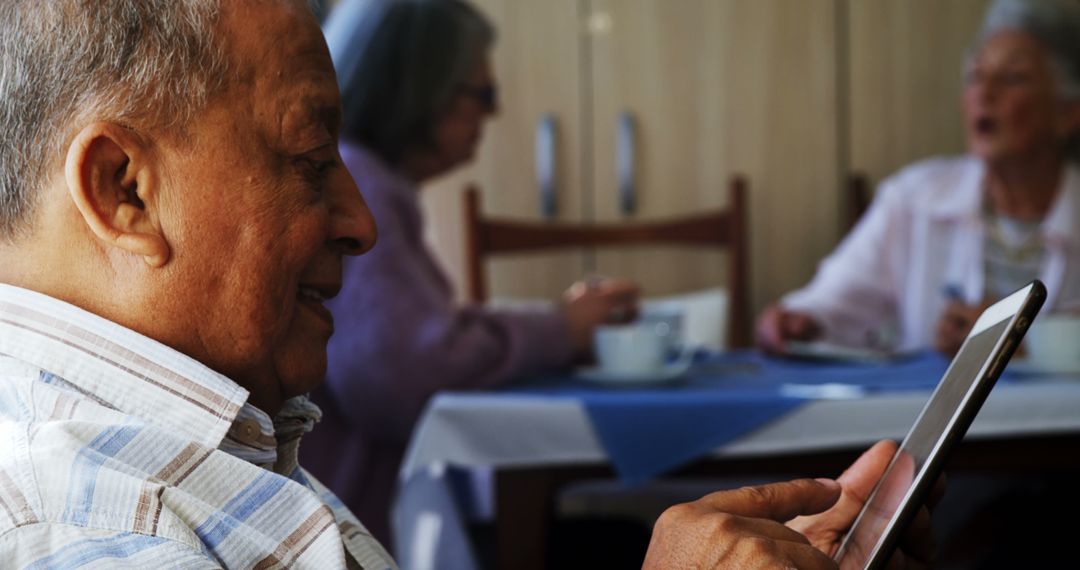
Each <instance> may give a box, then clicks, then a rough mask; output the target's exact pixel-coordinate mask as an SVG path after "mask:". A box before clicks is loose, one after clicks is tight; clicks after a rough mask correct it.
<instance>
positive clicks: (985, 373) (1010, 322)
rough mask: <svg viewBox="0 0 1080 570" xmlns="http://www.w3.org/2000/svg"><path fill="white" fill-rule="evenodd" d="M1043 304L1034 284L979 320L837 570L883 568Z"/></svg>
mask: <svg viewBox="0 0 1080 570" xmlns="http://www.w3.org/2000/svg"><path fill="white" fill-rule="evenodd" d="M1045 299H1046V289H1045V287H1043V285H1042V283H1040V282H1039V281H1034V282H1032V283H1031V284H1030V285H1028V286H1026V287H1024V288H1023V289H1020V290H1019V291H1017V292H1015V293H1013V294H1012V295H1009V296H1008V297H1006V298H1004V299H1002V300H1001V301H999V302H998V303H995V304H994V305H992V306H990V307H989V308H987V309H986V311H984V312H983V314H982V315H980V316H979V318H978V320H977V321H976V322H975V326H974V327H972V329H971V333H970V334H968V337H967V339H965V340H964V344H963V345H962V346H961V347H960V350H959V352H957V353H956V357H955V358H953V361H952V363H951V364H949V368H948V370H946V371H945V376H944V377H942V379H941V382H939V383H938V386H937V389H935V390H934V393H933V394H932V395H931V396H930V399H929V401H927V403H926V406H925V407H924V408H923V410H922V412H921V413H920V414H919V417H918V418H917V419H916V420H915V423H914V425H912V427H911V430H910V431H909V432H908V434H907V437H905V438H904V441H903V442H902V443H901V444H900V447H899V448H898V449H897V451H896V455H894V456H893V458H892V461H891V462H890V463H889V466H888V467H887V468H886V469H885V473H884V474H883V475H882V476H881V479H880V480H879V481H878V483H877V486H876V487H875V488H874V491H873V492H872V493H871V494H870V498H869V499H868V500H867V501H866V504H865V505H863V509H862V512H860V513H859V516H858V517H857V518H856V519H855V523H854V524H853V525H852V527H851V529H850V530H849V531H848V534H847V535H846V536H845V537H844V540H843V542H842V543H841V544H840V549H839V550H838V551H837V553H836V557H835V559H836V561H837V563H838V564H839V565H840V568H841V570H849V569H851V570H854V569H864V568H865V569H871V568H873V569H876V568H884V567H885V565H886V563H887V562H888V561H889V557H890V556H892V553H893V551H894V550H895V549H896V547H897V544H898V542H899V540H900V537H901V535H903V533H904V531H905V530H906V529H907V527H908V525H909V524H910V523H911V520H912V518H913V517H914V516H915V513H916V512H917V511H918V509H919V507H920V506H922V505H923V504H924V503H925V501H926V499H927V495H928V493H929V492H930V490H931V488H932V487H933V485H934V482H935V481H936V480H937V479H938V477H939V476H940V474H941V470H942V468H943V467H944V465H945V462H946V460H947V459H948V456H949V453H950V451H951V450H952V448H953V447H954V446H955V445H956V443H958V442H959V441H960V440H961V439H963V437H964V433H965V432H966V431H967V429H968V426H970V425H971V421H972V420H973V419H974V418H975V414H976V413H977V412H978V411H979V408H980V407H981V406H982V403H983V401H985V400H986V396H987V395H988V394H989V393H990V389H991V388H992V387H993V385H994V382H995V381H996V380H997V378H998V376H1000V375H1001V371H1002V370H1003V369H1004V368H1005V364H1006V363H1007V362H1008V361H1009V357H1011V356H1012V354H1013V351H1014V350H1015V349H1016V347H1017V346H1018V345H1019V344H1020V340H1021V339H1022V338H1023V336H1024V331H1026V330H1027V328H1028V325H1030V324H1031V320H1032V319H1033V318H1034V317H1035V314H1036V313H1038V311H1039V308H1040V307H1041V306H1042V303H1043V301H1044V300H1045Z"/></svg>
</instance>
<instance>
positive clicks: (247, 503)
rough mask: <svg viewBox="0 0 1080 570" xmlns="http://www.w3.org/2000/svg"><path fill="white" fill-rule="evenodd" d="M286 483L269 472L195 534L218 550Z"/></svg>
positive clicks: (251, 484) (238, 494)
mask: <svg viewBox="0 0 1080 570" xmlns="http://www.w3.org/2000/svg"><path fill="white" fill-rule="evenodd" d="M286 481H288V479H286V478H284V477H282V476H280V475H277V474H274V473H271V472H269V471H266V472H264V473H262V474H261V475H259V477H258V478H256V479H255V480H254V481H252V482H251V483H250V484H249V485H248V486H247V487H244V489H243V490H242V491H240V492H239V493H237V494H236V496H235V497H233V498H232V499H230V500H229V502H228V503H226V504H225V506H224V507H222V509H221V510H220V511H219V512H217V513H214V514H213V515H212V516H211V517H210V518H209V519H207V520H206V522H204V523H203V524H201V525H199V527H198V528H196V529H195V534H196V535H198V536H199V538H200V539H202V541H203V543H204V544H206V546H207V547H209V548H211V549H214V548H217V546H218V545H219V544H221V542H222V541H223V540H225V539H226V538H227V537H228V536H229V533H231V532H232V531H233V530H234V529H235V528H236V527H237V526H238V523H240V522H241V521H244V520H246V519H247V518H248V517H250V516H251V514H252V513H254V512H255V511H256V510H258V509H259V507H261V506H263V505H264V504H266V502H267V501H268V500H270V499H271V498H273V497H274V495H276V494H277V492H278V490H280V489H281V488H282V487H283V486H284V485H285V482H286Z"/></svg>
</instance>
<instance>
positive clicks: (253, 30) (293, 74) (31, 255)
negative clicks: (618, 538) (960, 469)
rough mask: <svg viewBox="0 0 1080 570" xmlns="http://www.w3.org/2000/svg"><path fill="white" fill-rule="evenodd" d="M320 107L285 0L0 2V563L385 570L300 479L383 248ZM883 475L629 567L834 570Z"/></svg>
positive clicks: (776, 499)
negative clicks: (354, 273) (317, 389)
mask: <svg viewBox="0 0 1080 570" xmlns="http://www.w3.org/2000/svg"><path fill="white" fill-rule="evenodd" d="M339 108H340V103H339V100H338V92H337V87H336V82H335V78H334V70H333V67H332V66H331V63H330V58H329V56H328V54H327V50H326V46H325V44H324V42H323V39H322V36H321V34H320V32H319V28H318V25H317V23H316V21H315V19H314V17H313V16H312V14H311V12H310V11H309V10H308V8H307V7H305V6H304V5H303V4H302V3H300V2H299V1H298V0H294V1H287V0H229V1H227V2H226V1H223V0H95V1H93V2H90V1H86V0H8V1H6V2H4V3H2V4H0V129H2V130H3V132H4V133H5V143H4V145H3V146H2V147H0V560H4V563H5V565H14V566H16V567H33V568H38V567H65V568H66V567H80V566H93V567H109V568H116V567H140V568H141V567H150V566H158V567H170V568H171V567H184V568H188V567H192V568H194V567H199V568H203V567H220V566H224V567H231V568H251V567H255V568H271V567H274V568H277V567H297V568H345V567H350V568H356V567H362V568H368V569H371V568H379V569H381V568H389V567H393V566H394V563H393V561H392V560H391V559H390V557H389V556H388V555H387V553H386V551H385V550H383V548H382V547H381V546H380V545H379V544H378V543H377V542H376V541H374V540H372V539H371V537H370V535H369V534H368V533H367V532H366V531H365V530H364V527H363V526H362V525H361V524H360V522H359V521H357V520H356V519H355V518H354V517H353V516H352V515H351V514H350V513H349V512H348V511H347V510H346V509H345V508H344V507H343V506H342V505H341V502H340V501H338V500H337V499H336V498H335V497H334V496H333V495H332V494H331V493H329V492H328V491H327V490H326V489H325V488H324V487H322V486H321V485H319V483H318V482H317V481H315V480H314V479H313V478H311V477H310V476H308V475H307V474H306V473H305V472H304V471H303V470H301V469H300V468H299V467H298V466H297V464H296V450H297V446H298V445H299V439H300V436H301V435H302V434H303V433H304V432H306V431H308V430H309V429H310V428H311V425H312V424H313V423H314V421H315V420H317V419H318V417H319V411H318V409H316V408H315V407H314V406H312V405H311V404H310V403H308V402H307V400H306V398H305V397H304V396H303V395H304V394H305V393H307V392H308V391H309V390H311V389H312V388H313V387H314V386H316V385H317V384H318V383H319V382H320V381H321V379H322V376H323V373H324V371H325V368H326V362H325V360H326V341H327V339H328V338H329V336H330V334H331V332H332V331H333V319H332V317H331V315H330V313H329V312H327V310H326V309H325V308H324V306H323V302H324V301H325V300H326V299H327V298H330V297H332V296H334V294H335V293H336V292H337V291H338V289H339V287H340V279H341V261H342V256H343V255H356V254H360V253H362V252H364V251H366V250H367V249H369V248H370V247H371V246H372V245H373V244H374V241H375V226H374V223H373V221H372V219H371V216H370V214H369V212H368V210H367V208H366V206H365V205H364V202H363V200H362V198H361V197H360V194H359V192H358V191H357V188H356V186H355V185H354V183H353V181H352V180H351V178H350V177H349V175H348V174H347V173H346V171H345V169H344V168H342V166H341V161H340V157H339V156H338V154H337V150H336V149H337V130H338V123H339V120H340V117H339V115H340V112H339ZM890 453H891V448H889V447H888V446H887V445H882V446H878V447H876V448H874V449H873V450H871V452H869V453H868V454H867V455H865V456H864V458H863V459H862V460H861V461H860V462H859V463H857V464H856V466H855V467H854V468H853V469H852V470H849V472H848V474H847V475H845V476H844V477H842V478H841V479H840V484H837V483H836V482H833V481H809V480H806V481H798V482H793V483H787V484H781V485H776V486H771V487H764V488H761V489H756V490H744V491H738V492H733V493H720V494H716V495H712V496H709V497H706V498H705V499H702V500H701V501H699V502H697V503H693V504H690V505H685V506H681V507H677V508H675V509H673V510H672V511H670V512H669V513H668V514H667V515H665V517H664V518H663V519H661V522H660V523H659V524H658V526H657V530H656V532H655V536H654V541H653V545H652V548H651V550H650V554H649V559H648V563H649V564H650V565H654V566H656V567H676V566H679V565H684V564H700V566H701V567H704V566H706V565H708V566H710V567H711V566H713V565H717V564H736V563H737V564H739V565H743V564H747V565H749V564H754V565H759V564H765V565H768V564H774V563H775V564H786V565H792V564H798V565H800V566H808V567H809V566H814V567H818V566H820V567H829V566H830V565H831V564H832V563H831V561H830V560H829V559H828V558H827V556H826V554H825V553H823V552H822V551H826V552H827V551H829V550H831V549H833V548H835V542H836V539H837V537H838V536H839V535H840V533H841V531H842V530H843V529H844V528H845V527H846V526H847V525H849V524H850V523H851V520H852V518H853V516H854V513H855V512H856V511H857V510H858V508H859V506H860V505H861V503H862V498H863V497H865V494H866V493H867V492H868V491H869V489H870V487H871V486H872V485H873V482H874V480H876V478H877V477H878V475H879V474H880V473H881V471H882V469H883V468H884V465H885V463H886V462H887V461H888V458H889V456H890ZM830 506H831V507H830ZM824 509H829V510H827V511H825V512H824V513H822V514H819V515H817V516H813V517H809V518H805V517H804V518H800V519H796V520H795V521H793V522H792V525H791V527H785V526H784V525H782V524H780V523H779V522H773V521H770V520H763V519H758V518H755V517H767V518H772V519H776V520H786V519H788V518H791V517H794V516H796V515H800V514H804V515H806V514H813V513H818V512H820V511H822V510H824ZM791 528H797V529H799V530H800V531H801V532H802V533H801V534H800V533H799V532H795V531H794V530H791ZM811 542H812V544H813V546H811Z"/></svg>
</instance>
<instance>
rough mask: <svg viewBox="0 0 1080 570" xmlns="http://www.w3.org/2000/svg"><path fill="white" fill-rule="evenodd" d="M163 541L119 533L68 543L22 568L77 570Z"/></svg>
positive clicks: (118, 557)
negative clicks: (66, 569)
mask: <svg viewBox="0 0 1080 570" xmlns="http://www.w3.org/2000/svg"><path fill="white" fill-rule="evenodd" d="M165 542H167V539H165V538H161V537H158V536H146V535H143V534H130V533H121V534H117V535H113V536H109V537H104V538H89V539H86V540H80V541H77V542H72V543H71V544H68V545H67V546H65V547H63V548H61V549H60V550H57V551H56V552H53V553H52V554H49V555H48V556H46V557H44V558H39V559H38V560H35V561H34V562H32V563H31V564H29V565H27V566H26V570H39V569H40V570H44V569H47V568H78V567H81V566H85V565H87V564H90V563H91V562H97V561H98V560H101V559H104V558H108V559H123V558H128V557H130V556H133V555H135V554H138V553H140V552H142V551H144V550H146V549H148V548H153V547H155V546H159V545H161V544H164V543H165Z"/></svg>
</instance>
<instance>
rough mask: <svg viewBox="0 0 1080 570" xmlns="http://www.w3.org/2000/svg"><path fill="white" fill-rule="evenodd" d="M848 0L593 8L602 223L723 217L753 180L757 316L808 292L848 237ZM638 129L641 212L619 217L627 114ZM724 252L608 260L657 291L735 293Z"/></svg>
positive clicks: (599, 4) (616, 270) (633, 2)
mask: <svg viewBox="0 0 1080 570" xmlns="http://www.w3.org/2000/svg"><path fill="white" fill-rule="evenodd" d="M837 10H838V2H837V1H836V0H669V1H659V0H594V1H593V2H592V12H591V14H590V15H589V16H588V18H589V21H590V22H591V25H590V29H591V37H592V40H593V41H592V42H591V43H590V46H591V48H590V61H591V64H590V67H591V77H592V83H591V86H590V88H591V91H592V95H593V101H594V102H593V130H594V138H595V141H596V143H595V152H594V155H593V165H592V169H593V173H594V180H595V184H594V188H595V192H594V196H595V200H594V203H593V208H594V210H595V214H596V217H597V218H598V219H599V220H603V221H616V220H630V219H634V220H647V219H653V218H661V217H664V216H675V215H686V214H690V213H693V212H694V211H696V210H699V209H701V208H710V207H716V206H723V205H724V204H725V203H726V200H727V185H728V181H729V179H730V177H731V175H732V174H733V173H741V174H744V175H746V176H747V177H748V179H749V182H750V197H749V209H750V233H751V239H750V248H749V251H750V266H751V276H752V278H751V292H752V299H753V303H752V305H753V309H755V310H756V309H757V308H759V307H761V306H762V305H763V304H764V303H765V302H767V301H769V300H771V299H774V298H776V297H777V296H779V295H780V294H782V293H784V292H786V291H788V290H790V289H792V288H793V287H796V286H798V285H801V284H802V283H804V282H806V280H807V279H808V278H809V277H810V276H811V275H812V274H813V271H814V268H815V266H816V265H817V263H818V261H819V260H820V258H821V257H822V255H824V254H825V253H827V252H828V251H829V250H830V249H831V248H832V247H833V246H834V245H835V244H836V240H837V237H838V233H839V226H838V217H839V215H840V201H839V178H838V171H839V151H838V130H839V114H838V105H839V102H838V98H837V94H838V87H837V84H838V71H837V47H838V46H837V37H838V34H837V32H838V28H837ZM623 112H628V113H630V114H632V116H633V117H634V121H635V124H636V128H637V140H638V144H637V148H636V152H635V156H636V162H637V165H636V177H637V189H638V193H639V195H638V204H637V205H638V209H637V211H636V213H634V214H633V215H632V216H629V217H628V216H624V215H623V214H622V213H620V211H619V208H618V206H617V204H618V196H617V193H616V188H617V186H618V181H617V177H616V171H615V153H616V144H617V142H616V129H617V121H618V117H619V115H620V113H623ZM720 255H722V254H711V253H710V254H705V253H696V252H681V251H673V250H671V249H656V250H650V251H634V250H627V251H620V252H611V253H606V252H604V253H600V254H598V257H597V267H598V270H599V271H600V272H602V273H605V274H613V275H627V276H630V277H633V278H634V279H637V280H639V281H640V282H641V283H642V284H643V286H644V288H645V290H646V293H647V294H665V293H671V292H676V291H682V290H688V289H694V288H700V287H710V286H716V285H717V284H724V283H727V280H726V275H724V273H725V271H724V270H725V267H726V264H725V262H724V259H723V257H721V256H720Z"/></svg>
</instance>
